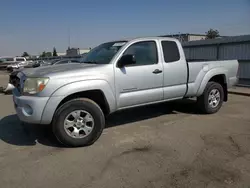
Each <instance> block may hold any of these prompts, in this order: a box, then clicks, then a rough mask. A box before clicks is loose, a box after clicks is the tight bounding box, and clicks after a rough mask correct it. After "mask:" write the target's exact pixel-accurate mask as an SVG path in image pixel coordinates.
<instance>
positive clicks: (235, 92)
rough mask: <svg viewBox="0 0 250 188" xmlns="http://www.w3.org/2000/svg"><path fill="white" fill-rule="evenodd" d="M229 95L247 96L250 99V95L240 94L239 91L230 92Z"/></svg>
mask: <svg viewBox="0 0 250 188" xmlns="http://www.w3.org/2000/svg"><path fill="white" fill-rule="evenodd" d="M228 93H229V94H234V95H241V96H247V97H250V93H243V92H238V91H228Z"/></svg>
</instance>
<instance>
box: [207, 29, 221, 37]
mask: <svg viewBox="0 0 250 188" xmlns="http://www.w3.org/2000/svg"><path fill="white" fill-rule="evenodd" d="M219 36H220V33H219V31H218V30H217V29H209V30H208V32H206V39H215V38H217V37H219Z"/></svg>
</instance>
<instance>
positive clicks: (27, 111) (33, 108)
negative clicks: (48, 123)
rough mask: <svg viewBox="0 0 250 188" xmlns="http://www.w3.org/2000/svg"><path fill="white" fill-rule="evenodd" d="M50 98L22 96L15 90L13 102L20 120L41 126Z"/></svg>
mask: <svg viewBox="0 0 250 188" xmlns="http://www.w3.org/2000/svg"><path fill="white" fill-rule="evenodd" d="M48 100H49V97H34V96H21V95H20V93H19V91H18V90H17V89H16V88H15V89H13V102H14V106H15V110H16V113H17V116H18V117H19V119H20V120H21V121H23V122H26V123H32V124H40V123H41V119H42V115H43V111H44V108H45V106H46V104H47V102H48Z"/></svg>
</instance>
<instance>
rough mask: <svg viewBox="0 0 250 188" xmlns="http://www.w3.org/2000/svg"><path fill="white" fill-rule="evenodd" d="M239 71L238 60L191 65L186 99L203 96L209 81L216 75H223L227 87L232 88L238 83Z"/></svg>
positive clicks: (193, 63) (194, 63)
mask: <svg viewBox="0 0 250 188" xmlns="http://www.w3.org/2000/svg"><path fill="white" fill-rule="evenodd" d="M237 71H238V61H237V60H226V61H207V62H192V63H189V81H188V92H187V94H186V97H195V96H200V95H202V93H203V91H204V89H205V87H206V85H207V83H208V81H209V80H210V79H211V78H212V77H214V76H216V75H223V76H224V81H225V83H227V87H228V88H230V87H232V86H233V85H235V84H236V83H237Z"/></svg>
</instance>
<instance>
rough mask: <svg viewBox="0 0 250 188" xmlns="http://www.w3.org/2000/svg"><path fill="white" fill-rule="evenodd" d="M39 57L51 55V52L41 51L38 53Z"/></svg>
mask: <svg viewBox="0 0 250 188" xmlns="http://www.w3.org/2000/svg"><path fill="white" fill-rule="evenodd" d="M40 57H52V53H51V52H45V51H43V53H42V54H41V55H40Z"/></svg>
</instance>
